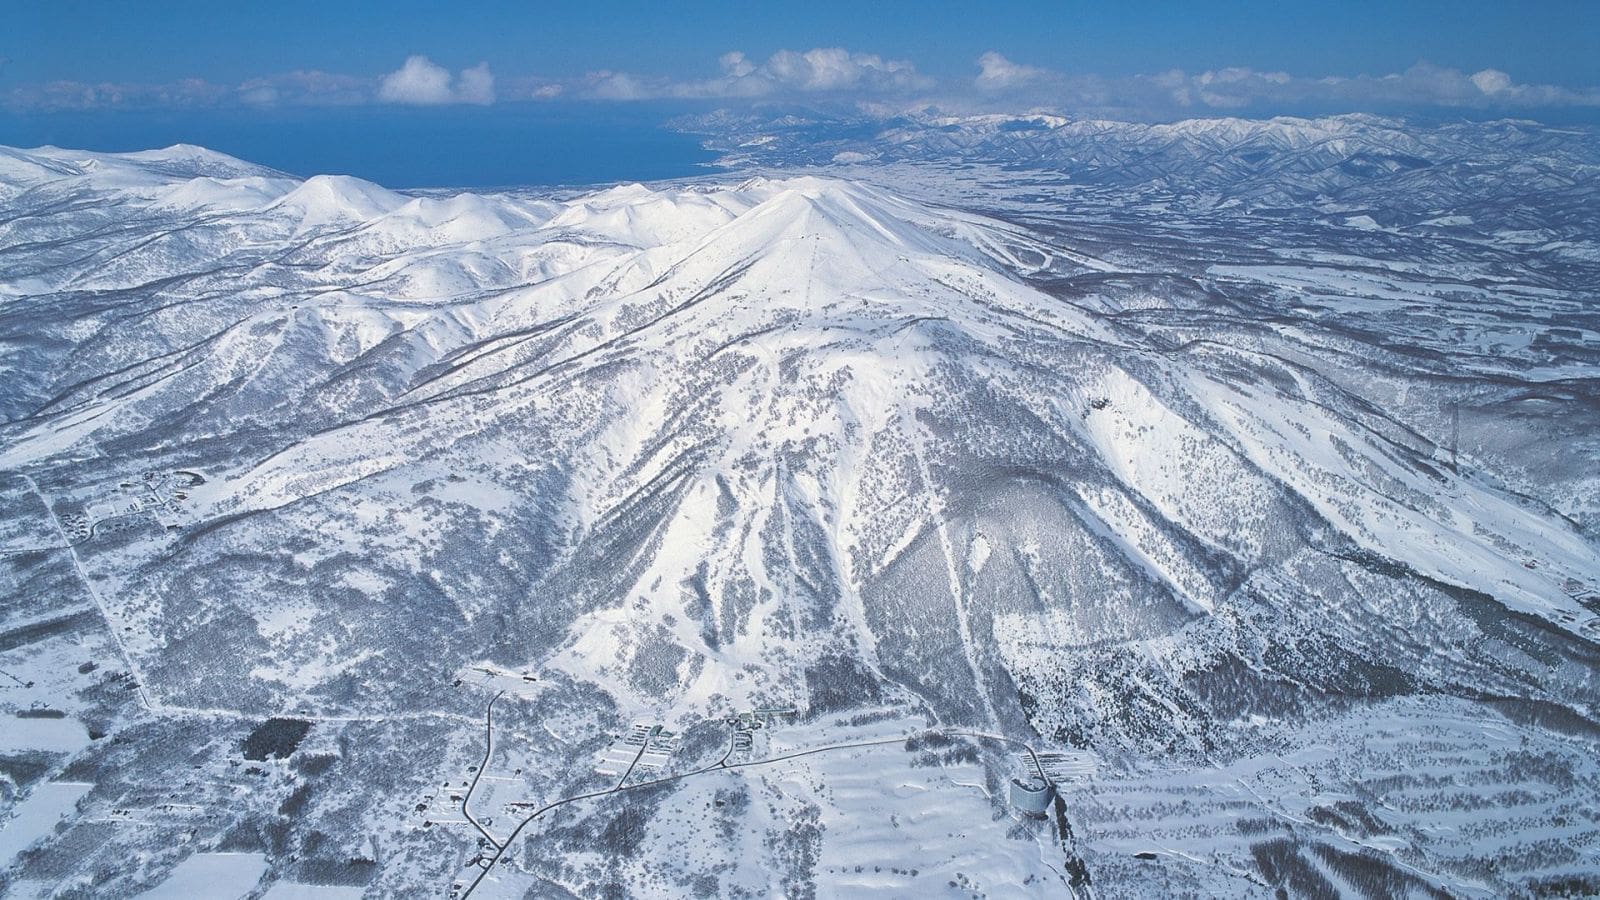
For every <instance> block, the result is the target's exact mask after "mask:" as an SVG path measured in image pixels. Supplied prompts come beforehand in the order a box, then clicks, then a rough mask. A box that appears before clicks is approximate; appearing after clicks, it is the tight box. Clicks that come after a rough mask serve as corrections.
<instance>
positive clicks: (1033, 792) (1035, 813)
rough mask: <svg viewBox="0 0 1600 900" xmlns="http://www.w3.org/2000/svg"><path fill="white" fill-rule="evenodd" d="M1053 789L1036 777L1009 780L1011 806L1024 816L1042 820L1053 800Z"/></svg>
mask: <svg viewBox="0 0 1600 900" xmlns="http://www.w3.org/2000/svg"><path fill="white" fill-rule="evenodd" d="M1055 795H1056V792H1055V788H1054V787H1053V786H1052V785H1051V784H1050V782H1048V781H1045V780H1044V779H1043V778H1040V777H1039V776H1037V775H1029V776H1027V777H1025V778H1013V779H1011V806H1012V807H1013V808H1015V809H1016V811H1017V812H1019V813H1022V814H1023V815H1025V816H1032V817H1034V818H1043V817H1044V816H1045V815H1046V813H1048V812H1049V810H1050V801H1051V800H1053V799H1055Z"/></svg>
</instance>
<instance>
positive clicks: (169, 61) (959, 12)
mask: <svg viewBox="0 0 1600 900" xmlns="http://www.w3.org/2000/svg"><path fill="white" fill-rule="evenodd" d="M6 19H7V23H6V24H7V27H6V29H5V32H6V34H5V36H4V37H0V56H5V57H7V58H8V59H9V62H8V64H7V66H6V68H5V69H4V70H0V77H3V78H4V81H5V83H8V84H14V83H19V82H40V81H51V80H72V81H85V82H94V81H113V82H159V81H175V80H179V79H185V78H203V79H207V80H215V81H243V80H246V79H249V78H253V77H261V76H267V75H271V74H274V73H277V72H283V71H289V70H295V69H307V70H309V69H315V70H321V71H327V72H337V73H348V74H356V75H360V74H367V75H371V74H376V73H379V72H384V71H388V70H391V69H393V68H394V67H395V66H396V65H397V64H398V63H399V62H400V61H401V60H403V59H405V58H406V57H407V56H410V55H412V54H425V55H427V56H429V57H431V58H432V59H434V60H435V61H437V62H439V63H441V64H443V65H446V66H450V67H453V68H461V67H466V66H471V65H475V64H477V63H479V62H484V61H487V62H488V63H490V65H491V66H492V67H493V69H494V70H495V71H497V72H501V73H504V74H507V75H511V74H519V75H544V76H546V77H550V78H571V77H575V76H579V75H582V74H584V73H586V72H589V71H593V70H598V69H611V70H619V71H629V72H639V73H643V74H647V75H656V76H670V77H676V78H683V79H687V78H694V77H706V76H709V75H711V74H713V73H714V72H715V70H716V63H715V61H716V59H717V57H718V56H720V55H721V54H723V53H725V52H727V51H730V50H742V51H744V52H745V53H746V54H747V55H749V56H751V57H753V58H766V57H767V56H769V55H771V54H772V53H774V52H776V51H778V50H782V49H794V50H806V49H809V48H813V47H836V46H837V47H845V48H847V49H850V50H853V51H857V52H861V53H872V54H878V55H880V56H884V57H894V58H903V59H908V60H911V61H913V62H915V64H916V65H917V67H918V68H919V69H920V70H922V71H925V72H927V73H929V74H931V75H934V76H942V77H955V76H960V75H966V74H970V72H971V71H972V69H973V67H974V62H973V61H974V60H975V59H977V57H978V56H979V55H981V54H983V53H985V52H989V51H995V52H999V53H1001V54H1003V55H1005V56H1006V57H1008V58H1011V59H1014V60H1017V61H1019V62H1022V63H1026V64H1028V65H1033V66H1041V67H1048V68H1052V69H1056V70H1060V71H1064V72H1067V73H1072V74H1099V75H1107V76H1118V75H1133V74H1140V73H1149V72H1156V71H1161V70H1166V69H1172V68H1179V69H1184V70H1187V71H1196V72H1198V71H1204V70H1207V69H1221V68H1226V67H1249V68H1253V69H1260V70H1282V71H1286V72H1289V73H1291V74H1294V75H1302V76H1324V75H1342V76H1354V75H1360V74H1368V75H1381V74H1386V73H1390V72H1398V71H1401V70H1404V69H1406V68H1408V67H1410V66H1411V65H1412V64H1414V63H1417V62H1419V61H1426V62H1429V63H1432V64H1434V65H1437V66H1441V67H1449V68H1457V69H1461V70H1464V71H1468V72H1472V71H1477V70H1481V69H1485V68H1494V69H1499V70H1503V71H1506V72H1509V73H1511V74H1512V75H1513V77H1515V78H1516V79H1517V80H1518V81H1521V82H1529V83H1543V84H1552V85H1558V86H1565V87H1569V88H1583V87H1594V86H1596V85H1597V84H1600V4H1597V3H1594V2H1592V0H1589V2H1562V0H1539V2H1529V3H1510V2H1502V3H1486V2H1474V0H1457V2H1410V3H1406V2H1345V3H1318V2H1251V3H1198V2H1188V3H1182V2H1165V3H1106V2H1094V3H1085V2H1057V3H1037V2H1036V3H1019V2H1004V0H1002V2H995V0H987V2H981V3H980V2H970V3H938V2H925V3H897V2H860V0H857V2H845V3H841V2H816V0H812V2H804V3H793V2H789V3H729V2H702V3H694V4H684V3H663V2H659V0H657V2H605V0H596V2H584V3H530V2H525V0H524V2H480V3H441V2H428V3H421V2H412V0H388V2H384V3H363V4H353V3H343V2H338V0H317V2H303V0H288V2H277V3H218V2H215V0H205V2H176V0H168V2H159V0H158V2H152V3H123V2H80V0H51V2H23V3H17V4H11V5H9V8H8V9H7V11H6Z"/></svg>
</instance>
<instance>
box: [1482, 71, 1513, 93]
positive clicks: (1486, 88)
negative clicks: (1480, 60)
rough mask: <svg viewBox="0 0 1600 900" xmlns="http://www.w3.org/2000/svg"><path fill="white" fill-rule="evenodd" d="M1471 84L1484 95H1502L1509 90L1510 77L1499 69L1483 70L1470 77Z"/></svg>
mask: <svg viewBox="0 0 1600 900" xmlns="http://www.w3.org/2000/svg"><path fill="white" fill-rule="evenodd" d="M1472 83H1473V84H1475V85H1477V86H1478V90H1480V91H1483V92H1484V93H1485V94H1503V93H1505V92H1506V91H1508V90H1510V89H1511V76H1510V75H1507V74H1506V73H1504V72H1502V71H1500V70H1499V69H1484V70H1483V71H1481V72H1478V73H1476V74H1474V75H1473V76H1472Z"/></svg>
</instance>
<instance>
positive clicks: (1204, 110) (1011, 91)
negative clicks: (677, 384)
mask: <svg viewBox="0 0 1600 900" xmlns="http://www.w3.org/2000/svg"><path fill="white" fill-rule="evenodd" d="M0 16H3V19H0V26H3V27H0V144H13V145H34V144H39V143H46V142H49V143H67V144H70V145H76V146H86V147H90V148H91V149H133V148H135V147H138V146H149V145H151V144H154V143H161V142H165V143H171V142H175V141H188V142H194V143H208V144H210V145H212V146H218V147H219V149H226V150H228V151H229V152H235V153H242V154H244V155H248V156H251V157H252V158H256V159H258V160H261V161H264V162H268V163H280V161H281V164H282V165H283V166H284V167H285V168H288V169H289V170H291V171H305V170H306V169H307V168H308V167H309V168H311V169H313V170H319V171H320V170H324V169H337V168H339V167H340V166H346V165H347V163H346V162H345V161H344V160H345V157H344V156H341V155H340V153H341V152H344V153H345V155H346V156H348V155H349V153H348V150H349V148H348V147H347V146H346V145H347V144H348V142H349V141H356V142H358V143H360V142H362V141H366V142H369V143H372V144H374V145H381V144H383V143H384V142H386V141H392V140H394V139H397V138H398V137H400V136H402V135H414V134H416V133H418V130H419V129H421V130H422V132H426V131H427V129H428V128H429V127H435V128H444V127H452V128H465V129H468V130H469V131H470V132H471V134H473V135H475V136H476V138H481V139H482V140H487V141H490V142H493V141H494V140H496V139H497V138H496V135H497V134H499V137H498V140H500V141H501V142H502V143H504V142H507V141H511V140H513V139H523V140H531V139H533V136H534V135H535V134H536V133H537V132H538V131H539V129H540V128H542V127H544V126H543V125H541V124H540V123H542V122H554V123H555V126H554V127H556V128H557V130H558V131H560V133H561V134H562V135H563V137H562V138H561V139H562V140H566V141H569V142H571V141H580V142H581V139H582V137H583V128H582V123H583V122H584V121H589V122H592V123H593V124H594V126H595V129H594V130H595V132H596V134H600V133H604V134H605V135H606V138H605V139H606V140H608V141H617V140H622V135H623V134H624V133H625V132H627V131H628V130H629V129H633V130H635V131H637V130H638V129H639V128H641V127H646V128H654V127H655V126H656V125H658V124H659V123H660V122H661V121H664V120H665V119H667V118H668V117H670V116H672V115H675V114H677V113H679V112H683V111H686V110H691V111H692V110H703V109H707V108H715V107H739V106H745V105H749V104H756V103H782V104H787V105H794V104H800V105H807V106H814V107H818V108H826V109H845V110H849V111H851V112H853V113H857V114H863V113H864V114H867V115H869V116H870V115H883V116H888V115H896V114H901V113H904V112H906V111H913V110H927V109H930V108H932V109H935V110H938V111H940V112H948V113H982V112H1027V111H1039V110H1046V111H1051V112H1059V113H1065V114H1068V115H1095V116H1108V117H1115V118H1128V119H1147V120H1171V119H1177V118H1189V117H1196V116H1215V115H1248V116H1256V115H1273V114H1285V113H1287V114H1321V113H1341V112H1376V113H1398V114H1405V115H1424V116H1436V117H1460V116H1467V117H1480V118H1481V117H1495V116H1502V115H1514V116H1521V117H1527V118H1534V119H1542V120H1546V121H1581V122H1597V121H1600V0H1586V2H1570V0H1539V2H1527V3H1487V2H1479V0H1456V2H1431V0H1430V2H1345V3H1318V2H1303V0H1302V2H1291V0H1286V2H1234V3H1210V4H1205V3H1198V2H1187V3H1184V2H1147V3H1137V2H1122V3H1116V2H1094V3H1088V2H1056V3H1022V2H1010V0H988V2H968V3H939V2H936V0H927V2H918V3H906V2H883V0H880V2H870V0H853V2H831V0H807V2H785V3H755V2H745V3H731V2H701V3H692V4H691V3H669V2H661V0H656V2H634V0H588V2H583V3H555V2H529V0H523V2H501V0H494V2H453V3H446V2H429V3H422V2H414V0H389V2H384V3H363V4H355V3H347V2H341V0H315V2H305V0H285V2H278V3H243V2H240V3H233V2H218V0H205V2H193V0H166V2H160V0H153V2H149V3H131V2H83V0H49V2H45V0H33V2H29V0H23V2H16V3H12V4H10V5H8V6H7V7H6V9H5V10H4V12H3V13H0ZM356 120H358V121H359V122H361V123H364V124H365V125H366V126H368V128H367V130H366V131H361V130H360V129H351V128H348V127H346V126H345V125H344V124H341V123H346V122H348V121H356ZM430 123H432V124H431V125H430ZM496 123H503V125H504V128H502V129H500V131H499V132H497V130H496ZM641 123H645V124H643V125H641ZM269 126H270V127H269ZM598 139H599V138H596V140H598ZM654 140H655V139H653V138H651V139H645V138H640V139H639V142H641V143H640V145H641V146H648V147H649V148H650V149H649V150H648V152H649V153H656V154H667V155H669V156H672V157H673V158H675V159H676V158H679V157H681V158H682V159H689V158H691V157H693V156H694V154H693V153H692V149H693V148H692V146H690V147H689V149H688V150H684V149H683V147H678V146H674V147H671V148H666V147H662V146H658V145H657V144H656V143H652V141H654ZM466 146H468V147H469V148H470V147H476V146H477V144H476V143H471V142H468V143H467V144H466ZM358 149H359V148H358ZM463 152H465V151H463ZM474 152H476V151H474ZM484 152H488V151H484ZM495 152H496V153H499V154H500V156H497V157H496V158H501V157H503V156H505V154H504V153H501V152H500V151H495ZM641 152H646V151H641ZM575 154H576V155H574V156H573V157H572V159H571V160H569V162H577V161H578V158H579V156H581V155H582V152H581V151H575ZM391 155H392V154H391ZM363 159H365V160H366V162H365V163H362V162H361V161H359V160H357V162H356V163H353V164H348V170H350V171H357V172H365V171H368V170H369V169H371V167H372V166H373V165H378V166H379V168H383V166H382V165H381V164H382V163H384V162H385V160H384V158H383V156H382V152H381V147H380V146H375V147H374V148H372V149H371V150H370V151H368V152H366V155H365V156H364V157H363ZM319 160H320V162H319ZM442 162H443V160H441V164H442ZM363 166H366V167H367V168H365V169H364V168H363ZM579 168H580V169H581V168H582V167H581V166H579ZM384 171H385V172H387V171H388V170H387V169H385V170H384ZM574 171H575V172H576V171H577V170H576V169H575V170H574ZM401 174H402V176H403V175H404V173H403V172H402V173H401ZM429 177H436V176H429ZM441 177H442V176H441ZM485 177H488V178H491V180H492V178H493V177H497V176H485ZM574 177H580V176H576V175H575V176H574ZM581 177H586V176H581ZM402 180H404V178H403V177H402ZM423 180H426V178H425V179H423Z"/></svg>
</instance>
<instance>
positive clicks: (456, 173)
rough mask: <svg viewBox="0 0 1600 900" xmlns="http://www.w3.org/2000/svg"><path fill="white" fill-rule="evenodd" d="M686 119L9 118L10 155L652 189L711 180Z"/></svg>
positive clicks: (283, 112) (611, 112) (518, 114)
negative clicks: (178, 159)
mask: <svg viewBox="0 0 1600 900" xmlns="http://www.w3.org/2000/svg"><path fill="white" fill-rule="evenodd" d="M683 111H684V110H682V109H662V108H659V107H651V106H639V105H622V104H603V103H565V104H559V103H520V104H504V103H503V104H499V105H496V106H491V107H470V108H468V107H430V108H399V107H349V108H296V109H267V110H245V109H228V110H217V109H202V110H181V111H171V110H162V111H120V110H119V111H110V112H107V111H95V112H51V113H30V114H25V115H24V114H17V113H0V144H5V145H9V146H13V147H37V146H41V145H44V144H52V145H55V146H57V147H71V148H73V149H83V150H100V151H127V150H148V149H151V148H156V147H166V146H170V145H172V144H178V143H185V144H199V145H201V146H203V147H209V148H211V149H213V150H219V151H221V152H223V153H227V154H230V155H233V156H237V157H239V158H240V159H245V160H249V161H250V162H254V163H260V164H262V165H266V166H271V167H272V168H275V169H279V170H282V171H284V172H288V173H290V174H293V175H299V176H302V177H305V176H310V175H318V174H340V175H355V176H357V177H360V178H365V179H367V180H369V181H375V182H377V183H379V184H381V185H384V186H385V187H391V188H401V189H404V188H440V187H460V188H491V187H509V186H516V185H586V184H603V183H612V182H618V181H650V180H655V179H661V178H681V177H686V176H692V175H699V174H705V173H707V172H709V171H712V170H711V169H708V168H706V166H705V164H706V163H708V162H710V161H711V159H712V158H713V154H711V153H710V152H708V151H706V150H704V149H703V148H702V147H701V146H700V138H698V137H695V136H693V135H686V134H680V133H677V132H674V131H671V130H669V129H667V128H665V127H664V124H663V123H664V122H665V121H666V120H667V119H668V118H670V117H671V115H673V114H676V113H681V112H683Z"/></svg>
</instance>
